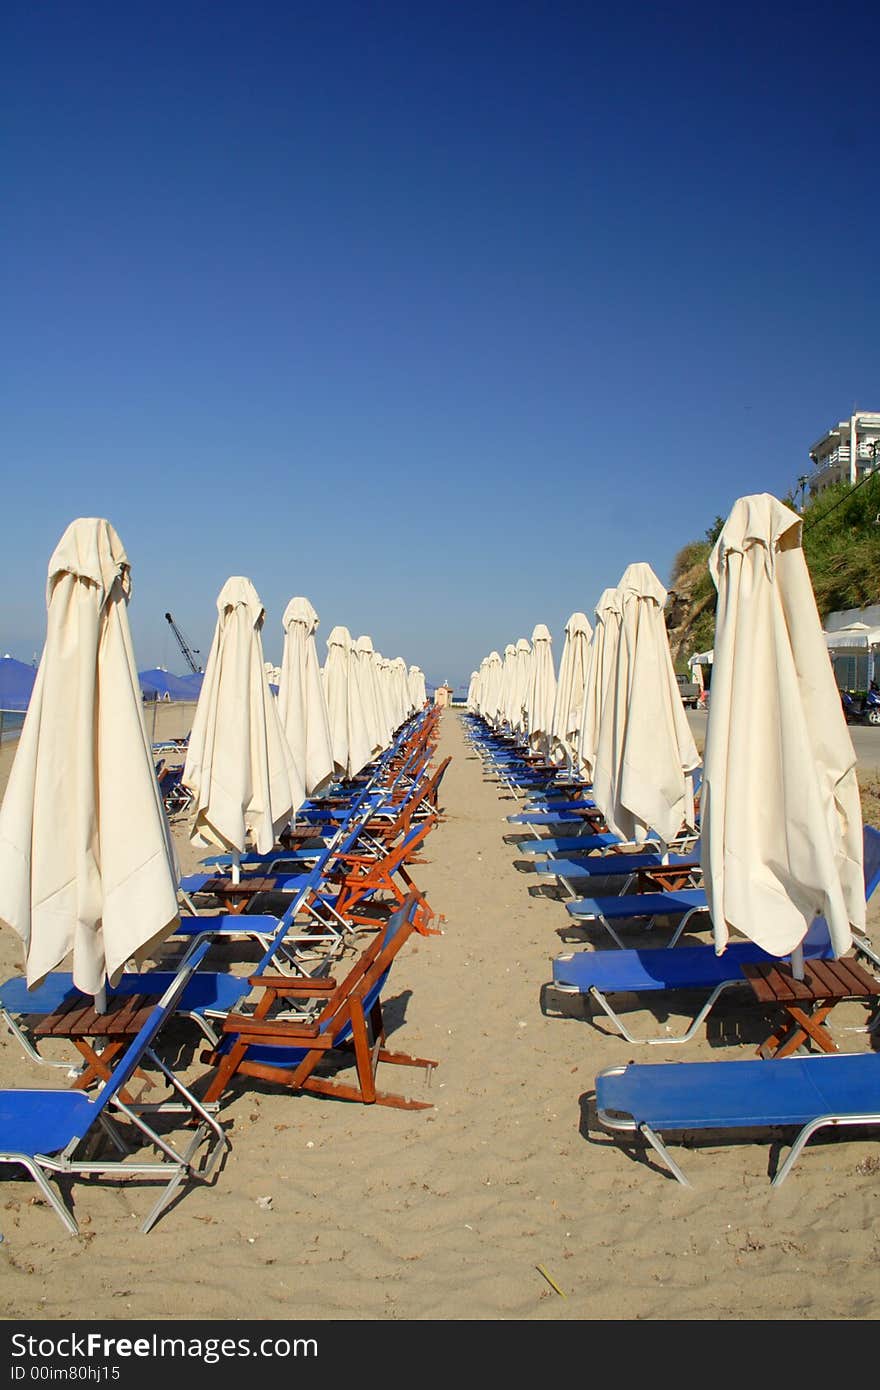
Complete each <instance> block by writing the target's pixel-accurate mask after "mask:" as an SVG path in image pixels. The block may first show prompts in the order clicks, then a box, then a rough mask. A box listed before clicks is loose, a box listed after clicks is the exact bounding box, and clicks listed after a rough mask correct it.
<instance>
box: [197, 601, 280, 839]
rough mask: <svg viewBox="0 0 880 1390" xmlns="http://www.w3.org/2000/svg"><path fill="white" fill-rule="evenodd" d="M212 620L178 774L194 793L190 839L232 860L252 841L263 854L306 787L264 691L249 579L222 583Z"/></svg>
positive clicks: (260, 615) (257, 612)
mask: <svg viewBox="0 0 880 1390" xmlns="http://www.w3.org/2000/svg"><path fill="white" fill-rule="evenodd" d="M217 614H218V616H217V624H216V627H215V629H214V638H213V641H212V643H211V650H210V652H209V653H208V660H207V663H206V665H205V678H204V681H203V682H202V689H201V693H200V694H199V702H198V704H197V706H196V712H195V716H194V718H193V726H192V731H191V732H190V736H189V746H188V748H187V755H186V763H185V764H184V769H183V779H182V780H183V784H184V786H186V787H188V788H189V789H190V791H191V792H192V793H193V807H194V819H193V825H192V829H191V831H190V839H191V840H192V843H193V844H195V845H206V846H208V847H212V848H213V847H219V848H221V849H224V850H227V851H231V852H232V853H233V854H235V855H238V854H241V853H242V852H243V851H244V849H245V846H246V845H247V843H248V840H250V842H251V843H252V844H253V846H254V848H255V849H256V850H257V852H258V853H260V854H268V852H269V850H270V849H271V848H272V846H273V845H274V843H275V840H276V838H277V835H278V832H279V831H280V830H281V829H283V827H284V826H285V825H286V824H287V823H288V821H289V820H290V819H291V817H292V815H293V814H294V813H295V812H296V811H297V810H298V808H299V807H300V806H301V805H302V803H303V801H305V796H306V793H305V786H304V785H303V780H302V776H301V774H300V771H299V769H298V767H297V765H296V761H295V759H294V756H293V753H292V751H291V749H290V746H289V744H288V742H287V736H286V735H285V732H284V727H283V725H282V722H281V717H280V714H279V710H278V703H277V701H276V699H275V696H274V695H273V694H272V692H271V690H270V689H269V681H268V677H267V675H266V667H265V662H264V660H263V641H262V635H261V634H262V629H263V623H264V621H265V616H266V615H265V610H264V608H263V605H262V603H261V602H260V597H259V594H258V593H257V591H256V589H255V588H254V586H253V584H252V583H251V581H250V580H249V579H246V578H244V576H242V575H233V576H231V577H230V578H229V579H227V581H226V583H225V584H224V585H223V588H222V589H221V590H220V593H219V595H218V597H217Z"/></svg>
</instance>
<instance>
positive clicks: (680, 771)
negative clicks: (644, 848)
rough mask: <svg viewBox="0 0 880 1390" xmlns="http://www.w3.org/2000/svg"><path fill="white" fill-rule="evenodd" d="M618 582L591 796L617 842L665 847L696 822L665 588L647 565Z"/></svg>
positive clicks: (694, 763) (689, 746)
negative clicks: (615, 629)
mask: <svg viewBox="0 0 880 1390" xmlns="http://www.w3.org/2000/svg"><path fill="white" fill-rule="evenodd" d="M617 587H618V595H619V600H620V615H621V616H620V635H619V637H618V640H617V648H616V652H615V658H614V665H613V668H612V669H611V670H610V672H609V680H608V684H607V686H606V690H605V696H604V700H603V704H602V710H601V716H600V724H599V738H598V744H597V751H596V758H595V765H594V767H593V796H594V798H595V801H596V805H597V806H598V807H599V809H600V810H601V811H602V813H603V815H604V816H605V819H606V821H607V823H608V825H609V828H610V829H611V830H612V831H614V832H615V833H616V834H618V835H620V836H621V838H622V839H624V840H633V841H635V842H636V843H642V842H643V841H644V840H645V839H647V838H648V837H649V835H652V836H654V837H655V838H658V837H659V839H660V840H661V842H662V843H663V844H664V845H665V844H668V843H669V842H670V841H671V840H673V839H674V838H675V836H676V835H678V834H679V833H680V832H681V830H682V829H683V828H684V827H685V826H687V827H689V828H691V829H693V828H694V826H695V815H694V790H693V777H692V775H691V774H692V773H693V772H694V770H695V769H696V768H697V767H698V766H699V763H700V756H699V754H698V752H697V747H696V744H695V743H694V740H693V735H692V734H691V731H690V726H689V725H688V722H687V716H686V714H685V711H684V705H683V704H682V702H681V695H680V694H679V691H678V683H677V681H676V679H675V671H674V668H673V665H672V656H671V654H670V651H669V638H668V636H667V634H666V622H665V619H664V615H663V609H664V606H665V603H666V590H665V589H664V587H663V585H662V584H661V583H660V580H659V579H658V578H657V576H656V574H655V573H654V571H653V570H652V569H651V566H650V565H647V564H642V563H638V564H633V565H629V566H628V567H627V569H626V570H625V571H624V574H623V576H622V578H621V580H620V583H619V585H618V586H617Z"/></svg>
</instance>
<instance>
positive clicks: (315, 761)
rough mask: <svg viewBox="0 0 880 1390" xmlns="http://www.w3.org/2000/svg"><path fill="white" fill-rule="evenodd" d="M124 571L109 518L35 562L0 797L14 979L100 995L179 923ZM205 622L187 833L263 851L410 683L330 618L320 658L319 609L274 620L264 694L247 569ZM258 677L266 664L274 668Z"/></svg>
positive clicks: (407, 694) (371, 739)
mask: <svg viewBox="0 0 880 1390" xmlns="http://www.w3.org/2000/svg"><path fill="white" fill-rule="evenodd" d="M130 575H131V571H130V565H129V561H128V557H127V556H126V553H125V550H124V548H123V545H122V542H121V540H120V538H119V536H118V535H117V533H116V531H115V530H114V528H113V527H112V526H111V525H110V523H109V522H108V521H106V520H103V519H100V518H80V519H78V520H77V521H74V522H72V523H71V525H70V526H69V527H68V528H67V530H66V531H65V533H64V535H63V536H62V538H61V540H60V542H59V544H58V546H57V547H56V549H55V551H54V553H53V555H52V557H51V560H50V562H49V577H48V586H47V613H48V617H47V635H46V643H45V646H44V649H43V654H42V658H41V661H40V665H39V669H38V672H37V677H36V681H35V684H34V690H33V694H32V696H31V700H30V704H29V707H28V712H27V715H26V717H25V722H24V725H23V728H22V731H21V735H20V737H19V741H18V747H17V750H16V756H15V760H14V762H13V766H12V769H11V772H10V776H9V782H8V785H7V789H6V794H5V796H4V799H3V804H2V807H0V918H2V919H3V920H4V921H5V922H7V923H9V924H10V925H11V926H12V927H13V928H14V930H15V931H16V932H17V933H18V935H19V936H20V937H21V938H22V941H23V944H24V951H25V961H26V974H27V982H28V985H29V986H34V985H36V984H38V983H39V982H40V981H41V980H42V979H43V978H44V977H45V976H46V974H48V972H49V971H51V970H53V969H55V968H56V967H57V966H59V965H60V964H61V962H62V961H64V960H65V959H66V958H67V957H68V956H70V957H72V970H73V978H74V982H75V984H76V985H77V986H78V988H80V989H81V990H83V991H84V992H86V993H88V994H92V995H94V996H95V997H96V999H97V1000H99V1001H101V1000H102V999H103V997H104V990H105V985H106V981H107V980H108V979H109V980H110V981H111V982H112V981H114V980H115V979H116V978H117V977H118V975H119V974H120V973H121V971H122V970H123V968H124V967H125V965H126V964H127V962H128V961H130V960H132V959H134V960H137V961H141V960H143V959H145V958H146V957H147V956H149V955H150V954H151V951H152V950H153V949H154V948H155V946H156V945H157V944H158V943H159V942H161V941H162V940H164V939H165V937H167V936H168V935H170V934H171V932H173V930H174V929H175V926H176V924H177V920H178V901H177V889H178V882H179V869H178V863H177V858H176V854H175V851H174V846H173V841H172V839H171V835H170V832H169V827H168V821H167V818H166V815H165V811H164V807H163V805H162V801H161V797H160V795H159V789H158V784H157V781H156V775H155V767H154V762H153V753H152V748H151V745H150V743H149V740H148V737H147V733H146V727H145V723H144V714H143V703H142V698H141V692H140V683H139V680H138V675H137V667H136V664H135V660H134V654H133V649H132V642H131V634H130V630H129V625H128V612H127V609H128V602H129V598H130V593H131V578H130ZM217 613H218V616H217V623H216V627H215V631H214V637H213V641H212V644H211V650H210V653H209V656H208V660H207V663H206V667H205V675H204V680H203V683H202V689H201V694H200V697H199V702H198V706H197V708H196V712H195V716H194V720H193V727H192V730H191V733H190V738H189V743H188V749H187V758H186V763H185V767H184V772H183V780H184V782H185V783H186V785H187V786H188V787H189V788H190V789H191V790H192V792H193V794H194V820H193V826H192V832H191V833H192V838H193V841H194V843H197V844H202V845H210V846H212V847H221V848H223V849H224V850H227V851H231V852H232V854H233V857H234V858H237V857H238V856H239V855H240V854H241V853H242V852H243V851H244V850H245V848H246V847H247V846H249V845H252V846H253V847H254V848H256V849H257V850H258V851H260V852H266V851H268V850H269V849H270V848H271V846H272V844H273V843H274V842H275V839H276V836H277V833H278V831H279V830H281V829H282V828H283V827H284V826H285V825H286V824H287V823H288V822H289V821H290V820H291V819H292V818H293V817H295V814H296V811H297V810H298V809H299V807H300V806H302V804H303V802H304V801H305V800H306V798H307V796H314V795H319V794H320V793H321V791H322V790H324V789H326V787H327V786H328V785H329V784H330V782H331V781H332V780H334V779H337V778H351V777H354V776H355V775H356V774H357V773H358V772H360V771H361V770H362V769H363V768H364V767H365V766H366V765H367V764H368V763H369V762H370V761H371V760H372V759H373V758H374V757H376V756H377V755H378V753H380V752H381V751H382V750H383V749H384V748H386V747H388V746H389V744H390V743H391V741H392V739H393V737H394V735H395V732H396V730H397V729H398V728H399V727H400V726H401V725H402V724H403V723H404V722H405V721H406V719H407V718H408V717H409V716H410V715H411V714H412V713H413V712H414V710H416V709H418V708H419V707H420V706H421V705H422V704H424V702H425V682H424V676H423V675H422V673H421V671H420V670H419V668H417V667H414V666H413V667H409V668H407V667H406V665H405V663H404V662H403V660H402V658H397V659H396V660H395V661H393V662H388V661H383V659H382V658H381V656H380V655H379V654H378V653H375V652H374V651H373V646H372V642H371V640H370V638H369V637H361V638H359V639H358V641H357V642H356V643H352V641H351V638H350V636H349V634H348V632H347V630H346V629H345V628H334V629H333V631H332V632H331V634H330V638H329V639H328V653H327V661H326V663H325V665H324V667H323V668H321V666H320V664H319V662H318V657H317V652H316V646H315V632H316V630H317V627H318V616H317V614H316V612H315V610H314V608H313V607H312V605H311V604H310V602H309V601H308V599H305V598H294V599H292V600H291V602H290V603H289V604H288V607H287V609H286V611H285V614H284V621H283V627H284V655H283V659H282V665H281V669H280V673H279V688H278V696H277V698H276V696H275V695H274V693H273V691H272V689H271V688H270V680H269V672H267V663H266V662H265V660H264V654H263V648H262V631H263V626H264V622H265V610H264V608H263V605H262V603H261V601H260V598H259V595H258V594H257V591H256V589H255V588H254V586H253V584H252V583H251V581H250V580H249V579H246V578H244V577H243V576H233V577H231V578H230V579H228V580H227V582H226V583H225V584H224V586H223V588H222V590H221V592H220V594H219V596H218V598H217ZM273 674H274V673H273Z"/></svg>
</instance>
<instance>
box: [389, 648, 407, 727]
mask: <svg viewBox="0 0 880 1390" xmlns="http://www.w3.org/2000/svg"><path fill="white" fill-rule="evenodd" d="M391 668H392V672H393V675H394V694H395V702H396V703H395V708H396V711H397V727H398V728H399V727H400V725H401V724H403V723H404V721H405V720H407V719H408V718H409V716H410V715H411V714H412V705H411V704H410V698H409V686H408V684H407V670H406V662H405V661H404V659H403V657H402V656H396V657H395V658H394V660H393V661H392V663H391Z"/></svg>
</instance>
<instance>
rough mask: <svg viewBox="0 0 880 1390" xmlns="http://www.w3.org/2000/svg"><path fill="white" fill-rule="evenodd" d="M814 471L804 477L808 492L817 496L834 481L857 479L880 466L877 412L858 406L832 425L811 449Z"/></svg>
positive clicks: (878, 415)
mask: <svg viewBox="0 0 880 1390" xmlns="http://www.w3.org/2000/svg"><path fill="white" fill-rule="evenodd" d="M810 458H811V459H812V460H813V465H814V471H813V472H812V473H811V474H810V475H809V476H808V477H807V479H806V482H807V486H808V487H809V489H810V496H811V497H816V496H817V495H818V494H819V493H820V492H824V490H825V488H826V487H831V485H832V484H833V483H839V482H842V481H843V480H847V481H848V482H849V483H850V485H854V484H855V483H857V482H859V481H860V479H861V478H863V477H864V476H865V474H866V473H873V471H874V469H875V468H877V467H880V412H877V411H876V410H857V411H856V412H855V414H854V415H851V416H850V417H849V419H848V420H841V421H840V423H839V424H837V425H833V426H832V428H831V429H830V430H828V431H827V433H826V434H823V435H822V438H821V439H818V440H817V441H816V443H815V444H814V445H813V447H812V448H811V449H810Z"/></svg>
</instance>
